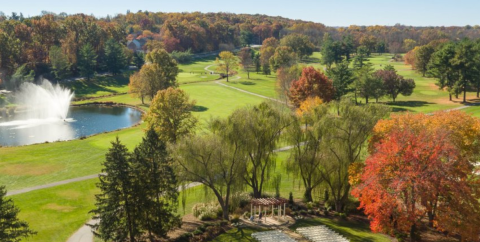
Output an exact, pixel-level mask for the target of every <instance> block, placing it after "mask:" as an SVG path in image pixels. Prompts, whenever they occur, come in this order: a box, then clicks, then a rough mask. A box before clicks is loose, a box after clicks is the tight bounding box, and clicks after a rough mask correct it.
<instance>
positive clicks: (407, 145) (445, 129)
mask: <svg viewBox="0 0 480 242" xmlns="http://www.w3.org/2000/svg"><path fill="white" fill-rule="evenodd" d="M453 124H456V125H453ZM478 125H479V121H478V120H476V119H474V118H472V117H469V116H468V115H467V114H461V112H459V111H455V112H452V113H447V112H440V113H435V114H433V115H424V114H416V115H413V114H406V115H393V116H392V118H391V119H389V120H383V121H380V122H379V123H378V124H377V125H376V127H375V128H374V134H373V137H372V139H371V141H370V153H371V155H370V156H369V157H368V158H367V161H366V163H365V168H364V169H363V171H361V172H360V173H361V175H360V176H359V177H360V178H359V182H358V184H357V185H356V186H355V188H354V190H353V191H352V194H353V195H354V196H355V197H357V198H358V199H359V200H360V208H362V209H364V211H365V213H366V214H367V215H368V216H369V218H370V219H371V220H372V222H371V228H372V230H373V231H375V232H385V233H389V234H398V233H405V234H410V238H411V240H412V241H419V236H418V233H417V229H418V227H419V225H420V222H421V220H422V219H424V218H427V219H428V220H429V224H430V226H433V227H434V228H436V229H437V230H439V231H442V232H446V233H448V234H451V235H460V236H461V238H462V241H464V240H474V241H477V240H478V234H479V233H480V227H478V226H477V224H478V223H479V222H480V203H479V199H480V193H479V192H480V190H479V185H480V183H479V180H478V179H477V178H476V177H475V176H474V175H473V174H475V172H476V169H475V166H474V165H473V163H472V162H471V159H472V158H473V157H477V156H478V147H476V146H477V145H474V144H473V143H475V141H478V137H479V130H478V127H479V126H478ZM467 132H468V133H467ZM472 141H474V142H473V143H472ZM355 177H356V176H350V178H351V179H350V181H355V179H353V178H355Z"/></svg>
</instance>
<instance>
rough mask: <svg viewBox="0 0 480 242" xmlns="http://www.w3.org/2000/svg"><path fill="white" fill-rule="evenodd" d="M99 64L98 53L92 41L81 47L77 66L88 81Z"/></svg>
mask: <svg viewBox="0 0 480 242" xmlns="http://www.w3.org/2000/svg"><path fill="white" fill-rule="evenodd" d="M96 66H97V54H96V53H95V50H94V49H93V47H92V45H91V44H90V43H87V44H85V45H83V46H82V47H81V48H80V52H79V55H78V62H77V67H78V70H79V72H80V75H81V76H83V77H85V78H87V80H88V81H90V79H91V78H92V77H93V75H94V74H95V68H96Z"/></svg>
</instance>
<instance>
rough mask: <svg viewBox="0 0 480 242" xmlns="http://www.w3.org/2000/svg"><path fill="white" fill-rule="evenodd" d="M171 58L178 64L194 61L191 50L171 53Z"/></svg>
mask: <svg viewBox="0 0 480 242" xmlns="http://www.w3.org/2000/svg"><path fill="white" fill-rule="evenodd" d="M170 56H171V57H172V58H173V59H175V60H176V61H177V62H178V63H182V64H183V63H188V62H190V61H192V59H193V54H192V50H190V49H188V50H187V51H183V52H181V51H176V50H174V51H173V52H172V53H170Z"/></svg>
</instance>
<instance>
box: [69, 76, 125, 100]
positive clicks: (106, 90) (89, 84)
mask: <svg viewBox="0 0 480 242" xmlns="http://www.w3.org/2000/svg"><path fill="white" fill-rule="evenodd" d="M131 74H132V72H131V71H127V72H124V73H122V74H120V75H116V76H110V75H106V76H96V77H93V78H92V80H90V81H87V80H85V79H84V80H78V81H71V82H63V83H62V85H63V86H64V87H67V88H69V89H71V90H72V91H73V92H75V97H76V98H86V97H99V96H104V95H111V94H118V93H126V92H127V91H128V82H129V81H130V75H131Z"/></svg>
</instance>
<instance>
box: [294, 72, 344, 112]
mask: <svg viewBox="0 0 480 242" xmlns="http://www.w3.org/2000/svg"><path fill="white" fill-rule="evenodd" d="M334 96H335V90H334V88H333V83H332V81H331V80H330V79H328V77H327V76H325V75H324V74H323V73H321V72H320V71H319V70H316V69H315V68H314V67H311V66H309V67H305V68H303V70H302V75H301V76H300V78H299V79H298V80H295V81H293V82H292V85H291V87H290V94H289V99H290V102H292V103H293V104H294V105H295V106H296V107H299V106H300V104H301V103H302V102H303V101H305V100H306V99H307V98H309V97H319V98H320V99H322V100H323V101H324V102H329V101H331V100H333V98H334Z"/></svg>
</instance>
